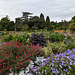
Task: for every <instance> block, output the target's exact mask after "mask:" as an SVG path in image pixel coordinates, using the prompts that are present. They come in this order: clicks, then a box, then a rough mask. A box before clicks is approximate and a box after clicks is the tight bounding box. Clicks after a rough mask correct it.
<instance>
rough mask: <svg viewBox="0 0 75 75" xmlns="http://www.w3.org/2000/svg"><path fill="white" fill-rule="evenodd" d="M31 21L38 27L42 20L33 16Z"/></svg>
mask: <svg viewBox="0 0 75 75" xmlns="http://www.w3.org/2000/svg"><path fill="white" fill-rule="evenodd" d="M30 21H31V22H33V26H35V27H38V24H39V22H40V18H39V17H38V16H33V17H31V18H30Z"/></svg>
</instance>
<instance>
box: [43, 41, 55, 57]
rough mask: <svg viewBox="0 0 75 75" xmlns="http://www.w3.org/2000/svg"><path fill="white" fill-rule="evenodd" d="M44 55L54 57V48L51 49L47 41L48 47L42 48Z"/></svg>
mask: <svg viewBox="0 0 75 75" xmlns="http://www.w3.org/2000/svg"><path fill="white" fill-rule="evenodd" d="M42 55H43V56H44V57H48V56H50V55H54V53H53V50H52V47H51V45H50V43H49V41H47V47H44V48H42Z"/></svg>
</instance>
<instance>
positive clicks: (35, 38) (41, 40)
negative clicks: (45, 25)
mask: <svg viewBox="0 0 75 75" xmlns="http://www.w3.org/2000/svg"><path fill="white" fill-rule="evenodd" d="M30 42H32V43H33V44H34V45H37V44H39V45H40V46H42V47H44V46H47V43H46V38H45V37H44V34H43V33H40V34H35V33H34V34H32V35H31V37H30Z"/></svg>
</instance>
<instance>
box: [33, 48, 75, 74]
mask: <svg viewBox="0 0 75 75" xmlns="http://www.w3.org/2000/svg"><path fill="white" fill-rule="evenodd" d="M32 73H33V74H34V75H75V49H73V50H67V51H65V52H64V53H60V54H59V55H55V56H54V57H53V58H51V59H50V60H49V57H48V58H47V60H46V62H43V63H42V64H41V66H40V67H35V68H34V69H33V68H32Z"/></svg>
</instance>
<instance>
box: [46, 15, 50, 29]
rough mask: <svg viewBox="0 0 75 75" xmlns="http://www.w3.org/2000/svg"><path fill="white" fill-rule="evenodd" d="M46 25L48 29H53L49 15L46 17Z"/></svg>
mask: <svg viewBox="0 0 75 75" xmlns="http://www.w3.org/2000/svg"><path fill="white" fill-rule="evenodd" d="M45 27H47V30H51V25H50V19H49V16H47V17H46V23H45Z"/></svg>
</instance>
